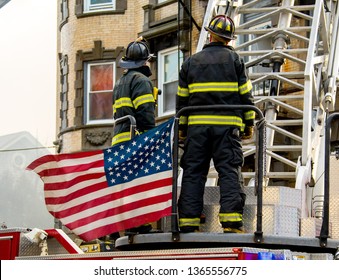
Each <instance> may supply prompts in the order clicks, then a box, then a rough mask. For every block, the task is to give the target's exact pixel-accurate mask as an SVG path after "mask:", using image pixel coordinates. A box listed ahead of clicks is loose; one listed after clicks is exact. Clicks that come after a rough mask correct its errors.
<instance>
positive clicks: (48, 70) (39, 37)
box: [0, 0, 57, 147]
mask: <svg viewBox="0 0 339 280" xmlns="http://www.w3.org/2000/svg"><path fill="white" fill-rule="evenodd" d="M56 38H57V4H56V1H55V0H11V1H10V2H9V3H7V4H6V5H5V6H3V7H2V8H1V9H0V95H1V102H0V136H3V135H8V134H12V133H17V132H22V131H28V132H30V133H31V134H32V136H33V137H35V138H37V139H38V141H39V142H40V143H41V144H42V145H43V146H45V147H50V146H53V141H54V140H55V139H56V132H55V130H56V100H57V95H56V81H57V76H56V75H57V73H56V72H57V40H56Z"/></svg>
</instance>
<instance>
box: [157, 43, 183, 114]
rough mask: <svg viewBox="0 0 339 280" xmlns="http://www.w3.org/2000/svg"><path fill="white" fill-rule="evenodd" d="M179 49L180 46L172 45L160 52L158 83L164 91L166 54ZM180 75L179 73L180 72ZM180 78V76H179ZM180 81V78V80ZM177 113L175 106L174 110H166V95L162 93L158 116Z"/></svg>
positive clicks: (159, 100) (159, 98)
mask: <svg viewBox="0 0 339 280" xmlns="http://www.w3.org/2000/svg"><path fill="white" fill-rule="evenodd" d="M177 51H178V47H177V46H176V47H172V48H168V49H164V50H161V51H159V52H158V85H159V89H160V90H161V91H162V92H164V91H163V84H164V75H163V73H164V71H163V70H164V65H165V63H164V58H165V56H166V55H169V54H171V53H174V52H177ZM178 75H179V73H178ZM178 79H179V77H178ZM178 82H179V80H178ZM173 114H175V106H174V108H173V110H171V111H167V112H164V95H163V94H160V95H159V96H158V116H159V117H163V116H169V115H173Z"/></svg>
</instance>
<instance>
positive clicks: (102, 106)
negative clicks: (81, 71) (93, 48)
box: [85, 62, 115, 124]
mask: <svg viewBox="0 0 339 280" xmlns="http://www.w3.org/2000/svg"><path fill="white" fill-rule="evenodd" d="M85 69H86V70H85V71H86V73H85V78H86V85H85V104H86V113H85V116H86V120H85V123H86V124H94V123H109V122H112V121H113V111H112V94H113V87H114V81H115V63H114V62H105V63H99V62H97V63H87V66H86V68H85Z"/></svg>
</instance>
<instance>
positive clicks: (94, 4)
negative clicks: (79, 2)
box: [84, 0, 115, 12]
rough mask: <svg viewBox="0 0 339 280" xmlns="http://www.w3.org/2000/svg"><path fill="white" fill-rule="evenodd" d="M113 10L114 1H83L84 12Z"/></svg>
mask: <svg viewBox="0 0 339 280" xmlns="http://www.w3.org/2000/svg"><path fill="white" fill-rule="evenodd" d="M103 10H105V11H106V10H115V0H85V2H84V12H97V11H103Z"/></svg>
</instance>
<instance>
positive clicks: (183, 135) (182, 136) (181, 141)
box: [179, 130, 187, 145]
mask: <svg viewBox="0 0 339 280" xmlns="http://www.w3.org/2000/svg"><path fill="white" fill-rule="evenodd" d="M186 137H187V133H186V131H184V130H179V145H183V144H184V143H185V140H186Z"/></svg>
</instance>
